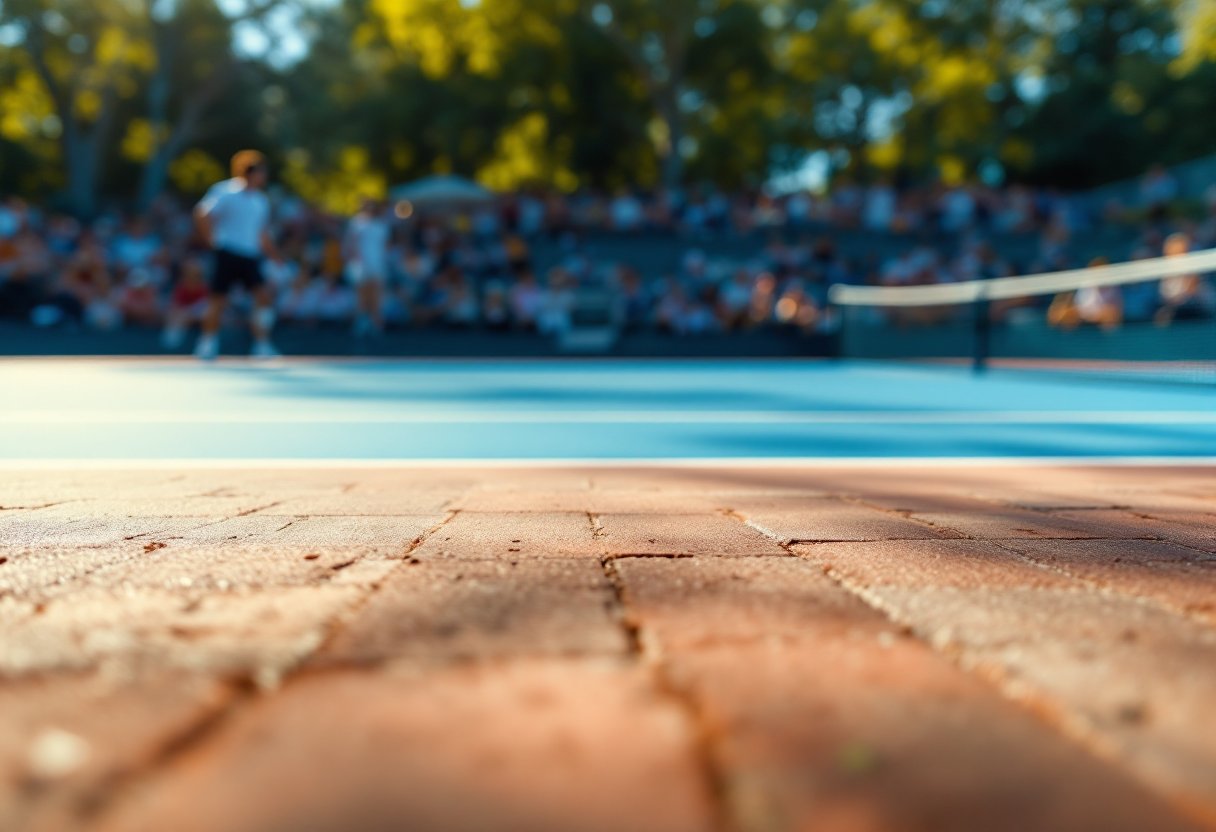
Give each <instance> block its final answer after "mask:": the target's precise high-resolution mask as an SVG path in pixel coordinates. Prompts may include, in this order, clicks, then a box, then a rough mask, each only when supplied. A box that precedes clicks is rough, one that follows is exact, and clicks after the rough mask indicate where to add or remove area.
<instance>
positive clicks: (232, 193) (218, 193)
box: [194, 150, 279, 361]
mask: <svg viewBox="0 0 1216 832" xmlns="http://www.w3.org/2000/svg"><path fill="white" fill-rule="evenodd" d="M266 179H267V171H266V159H265V157H264V156H262V154H261V153H259V152H257V151H256V150H242V151H241V152H240V153H238V154H236V155H235V156H233V157H232V178H231V179H229V180H227V181H224V182H220V183H219V184H217V185H214V186H213V187H212V188H211V190H210V191H208V192H207V195H206V196H205V197H203V200H202V202H200V203H199V204H198V207H197V208H196V209H195V210H194V218H195V222H196V223H197V225H198V229H199V231H200V232H201V233H202V235H203V238H204V239H205V240H206V241H207V242H208V244H209V245H210V246H211V248H212V249H214V250H215V271H214V273H213V274H212V277H211V296H210V299H209V302H208V304H207V312H206V314H205V315H204V316H203V327H202V329H203V334H202V336H201V337H200V338H199V339H198V345H197V346H196V347H195V348H194V354H195V355H196V356H197V357H198V358H200V359H203V360H204V361H210V360H211V359H214V358H215V357H216V355H218V354H219V346H220V342H219V332H220V319H221V317H222V316H223V314H224V307H225V306H227V305H228V293H229V292H230V291H231V290H232V287H233V286H237V285H240V286H243V287H245V289H246V290H247V291H249V292H250V294H252V295H253V303H254V310H253V317H252V320H251V321H250V328H251V329H252V330H253V355H254V356H255V357H257V358H274V357H275V356H277V355H279V351H278V350H276V349H275V348H274V345H273V344H272V343H271V342H270V330H271V329H272V328H273V327H274V299H273V297H271V293H270V290H269V289H268V288H267V286H266V283H265V280H264V279H263V277H262V268H261V258H262V257H263V256H267V257H271V258H274V259H276V260H277V259H278V254H277V253H276V251H275V248H274V243H273V241H272V240H271V238H270V233H269V226H270V200H269V199H268V198H267V197H266V193H265V191H263V188H265V187H266Z"/></svg>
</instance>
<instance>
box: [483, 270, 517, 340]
mask: <svg viewBox="0 0 1216 832" xmlns="http://www.w3.org/2000/svg"><path fill="white" fill-rule="evenodd" d="M481 319H482V322H483V323H484V324H485V325H486V326H487V327H488V328H490V329H506V328H507V327H509V326H510V325H511V309H510V307H509V306H508V304H507V289H506V287H505V286H503V285H502V283H500V282H498V281H496V280H492V281H490V282H489V283H487V284H486V287H485V300H484V301H482V304H481Z"/></svg>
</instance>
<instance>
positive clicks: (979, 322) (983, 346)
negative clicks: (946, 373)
mask: <svg viewBox="0 0 1216 832" xmlns="http://www.w3.org/2000/svg"><path fill="white" fill-rule="evenodd" d="M971 307H972V312H973V314H974V315H975V342H974V345H973V346H974V350H973V352H972V355H971V369H972V371H973V372H975V373H982V372H984V371H985V370H986V369H988V357H989V355H990V354H991V351H992V320H991V315H990V304H989V302H988V298H987V297H984V296H983V295H981V296H980V297H978V298H976V299H975V302H974V303H972V304H971Z"/></svg>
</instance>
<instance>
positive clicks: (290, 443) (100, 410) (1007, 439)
mask: <svg viewBox="0 0 1216 832" xmlns="http://www.w3.org/2000/svg"><path fill="white" fill-rule="evenodd" d="M0 387H2V388H3V389H4V390H6V391H9V395H6V396H4V397H3V399H2V400H0V424H2V425H3V427H2V428H0V459H2V460H3V461H5V462H7V463H9V464H16V463H21V462H25V463H29V462H48V463H52V464H54V463H55V461H57V460H60V461H63V462H65V463H66V462H69V461H70V462H71V463H72V464H75V465H79V464H81V463H87V462H89V461H94V462H97V461H114V460H124V461H132V462H140V461H144V462H148V461H192V462H204V461H214V462H217V463H218V462H231V461H255V460H277V461H282V460H301V461H314V462H324V461H335V462H336V461H369V462H370V461H389V462H393V461H428V460H454V461H469V462H474V461H512V460H514V461H606V462H608V461H618V462H627V461H657V460H670V461H698V460H701V461H739V462H742V461H747V460H757V461H765V462H775V461H778V460H791V461H807V460H819V459H824V460H835V461H840V460H859V461H876V462H881V461H890V460H908V461H917V460H921V461H923V460H928V459H942V458H945V459H951V460H960V461H961V460H967V459H975V460H990V459H1013V460H1068V459H1076V460H1079V461H1087V462H1094V461H1097V460H1103V459H1105V460H1112V461H1137V460H1144V461H1151V460H1168V461H1173V462H1186V461H1200V460H1207V461H1211V459H1212V458H1214V457H1216V407H1214V406H1213V405H1216V388H1212V387H1207V386H1200V385H1171V384H1161V383H1152V382H1143V381H1129V380H1126V379H1110V378H1103V377H1102V376H1101V375H1100V374H1097V375H1088V376H1087V375H1084V374H1073V375H1068V374H1058V373H1046V372H1031V371H1027V370H1026V369H1025V368H1020V369H1001V368H994V369H992V370H990V371H989V372H987V373H984V374H979V375H977V374H974V373H972V372H971V371H970V370H969V369H968V368H965V367H962V366H953V365H933V364H912V363H897V362H865V361H767V362H730V361H687V362H677V361H654V362H643V361H590V360H588V361H577V360H570V361H563V362H556V363H543V362H527V361H299V360H288V361H283V362H276V363H273V364H264V365H258V364H251V363H248V362H243V361H237V362H232V363H224V362H220V363H219V364H216V365H214V366H201V365H197V364H194V363H190V362H183V361H177V360H163V361H161V360H152V361H149V360H104V361H97V360H57V359H56V360H50V359H47V360H11V361H5V362H3V363H0Z"/></svg>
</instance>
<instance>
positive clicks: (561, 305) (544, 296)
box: [536, 269, 574, 335]
mask: <svg viewBox="0 0 1216 832" xmlns="http://www.w3.org/2000/svg"><path fill="white" fill-rule="evenodd" d="M547 284H548V285H547V286H546V287H545V289H544V290H543V291H542V292H541V296H540V301H539V304H538V308H537V311H536V329H537V331H538V332H540V333H541V334H542V335H560V334H561V333H563V332H566V331H568V330H569V329H570V327H571V326H572V325H573V317H572V316H573V314H574V287H573V281H572V280H571V278H570V275H569V273H567V272H566V271H565V270H563V269H550V270H549V278H548V281H547Z"/></svg>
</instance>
